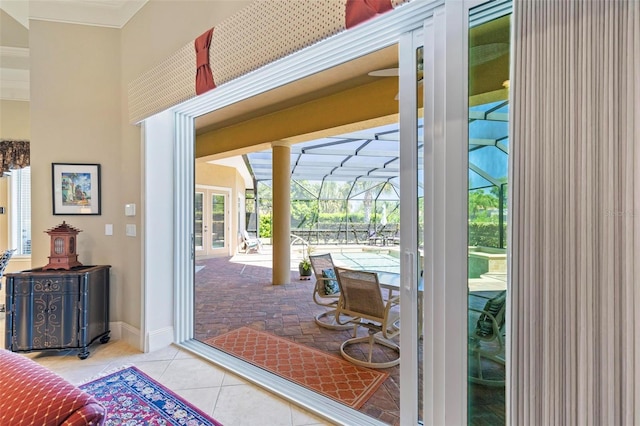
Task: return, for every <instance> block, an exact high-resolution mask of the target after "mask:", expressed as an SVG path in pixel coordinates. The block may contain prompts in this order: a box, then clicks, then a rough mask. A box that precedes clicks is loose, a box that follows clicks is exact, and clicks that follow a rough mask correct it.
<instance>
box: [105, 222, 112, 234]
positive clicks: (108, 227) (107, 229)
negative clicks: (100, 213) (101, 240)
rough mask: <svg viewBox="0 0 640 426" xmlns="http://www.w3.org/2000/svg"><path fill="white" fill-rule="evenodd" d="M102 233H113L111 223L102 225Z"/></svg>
mask: <svg viewBox="0 0 640 426" xmlns="http://www.w3.org/2000/svg"><path fill="white" fill-rule="evenodd" d="M104 235H113V224H111V223H107V224H106V225H104Z"/></svg>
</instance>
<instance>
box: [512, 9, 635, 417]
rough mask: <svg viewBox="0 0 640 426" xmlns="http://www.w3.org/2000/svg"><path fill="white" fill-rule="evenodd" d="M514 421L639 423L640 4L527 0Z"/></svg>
mask: <svg viewBox="0 0 640 426" xmlns="http://www.w3.org/2000/svg"><path fill="white" fill-rule="evenodd" d="M513 31H514V35H513V40H514V48H513V52H514V58H513V68H512V77H511V96H512V100H511V105H512V109H511V123H512V126H511V134H510V140H512V141H514V143H513V144H512V146H511V153H510V154H511V155H510V161H511V164H510V167H509V169H510V174H511V176H510V182H511V183H512V184H511V185H510V190H511V194H510V196H509V202H510V204H511V205H510V208H509V212H510V215H511V216H512V217H511V221H510V226H511V230H510V231H511V235H512V246H511V249H512V252H511V260H510V261H511V266H510V268H509V269H510V283H511V314H510V327H511V328H510V329H511V333H510V335H511V343H510V360H511V365H510V367H509V373H508V374H509V382H510V385H509V389H510V390H509V397H508V398H509V407H510V408H509V413H508V418H509V422H510V424H512V425H539V424H546V425H552V424H562V425H591V424H594V425H601V424H607V425H614V424H615V425H632V424H633V425H638V424H640V2H639V1H637V0H628V1H622V0H613V1H612V0H580V1H557V0H540V1H537V0H536V1H533V0H516V2H515V4H514V28H513Z"/></svg>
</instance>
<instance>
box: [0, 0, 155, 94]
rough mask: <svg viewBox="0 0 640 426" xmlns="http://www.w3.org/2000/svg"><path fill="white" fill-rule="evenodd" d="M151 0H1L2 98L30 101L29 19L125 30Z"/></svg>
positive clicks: (0, 61)
mask: <svg viewBox="0 0 640 426" xmlns="http://www.w3.org/2000/svg"><path fill="white" fill-rule="evenodd" d="M147 1H148V0H0V9H1V10H2V12H4V13H2V14H1V16H2V20H1V22H0V24H1V25H2V27H3V32H2V36H3V37H2V39H1V40H0V99H3V100H15V101H29V98H30V92H29V48H28V45H29V40H28V29H29V21H30V20H41V21H54V22H64V23H71V24H82V25H92V26H102V27H110V28H122V27H123V26H124V25H125V24H126V23H127V22H128V21H129V20H130V19H131V18H132V17H133V16H134V15H135V14H136V13H137V12H138V11H139V10H140V8H142V6H144V5H145V3H146V2H147Z"/></svg>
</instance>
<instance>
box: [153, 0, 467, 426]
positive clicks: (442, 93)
mask: <svg viewBox="0 0 640 426" xmlns="http://www.w3.org/2000/svg"><path fill="white" fill-rule="evenodd" d="M474 3H475V2H474ZM443 4H444V5H443ZM469 4H470V3H466V2H464V3H463V2H459V1H448V2H446V3H444V0H436V1H433V2H429V1H414V2H411V3H408V4H406V5H403V6H401V7H398V8H397V9H395V10H393V11H391V12H389V13H387V14H385V15H382V16H380V17H378V18H377V19H375V20H373V21H369V22H366V23H364V24H362V25H360V26H358V27H356V28H353V29H350V30H349V31H345V32H343V33H341V34H338V35H336V36H333V37H331V38H329V39H327V40H323V41H321V42H319V43H317V44H316V45H314V46H312V47H309V48H307V49H304V50H302V51H299V52H296V53H293V54H291V55H289V56H287V57H286V58H283V59H281V60H279V61H276V62H274V63H272V64H269V65H266V66H264V67H262V68H260V69H258V70H256V71H254V72H252V73H250V74H248V75H244V76H241V77H238V78H237V79H235V80H233V81H230V82H228V83H225V84H224V85H221V86H220V87H218V88H216V89H215V90H214V91H211V92H209V93H206V94H204V95H201V96H198V97H197V98H194V99H192V100H189V101H187V102H184V103H182V104H180V105H178V106H176V107H174V108H172V109H170V110H168V111H166V112H164V113H160V114H158V115H156V116H154V117H151V118H150V119H147V120H145V126H146V128H147V130H148V131H147V132H146V133H148V134H152V133H155V132H152V131H151V130H152V129H155V128H156V127H159V128H161V127H166V128H173V129H175V131H174V132H173V134H172V135H171V138H172V140H173V146H172V148H173V149H172V151H173V152H172V153H171V155H172V156H173V171H174V175H173V176H174V178H173V187H172V192H169V194H167V193H166V192H165V193H164V195H165V196H164V197H161V198H160V197H153V198H151V199H146V200H145V201H146V209H147V211H153V212H158V211H168V212H169V213H167V217H171V218H172V219H173V230H174V233H173V235H172V236H170V237H168V238H167V236H166V235H165V234H164V233H149V232H148V233H145V255H144V259H145V263H147V262H149V261H151V260H153V257H151V256H150V254H151V253H149V252H147V250H148V249H149V250H152V247H155V246H158V245H165V246H170V247H172V249H173V250H172V252H173V259H174V261H173V262H171V263H170V264H161V265H158V264H157V263H156V264H155V273H154V274H153V278H157V279H162V280H163V281H166V282H167V283H169V284H170V285H172V286H173V290H174V291H173V295H169V296H167V294H170V293H166V292H165V293H163V298H162V300H160V299H159V298H154V297H152V299H153V300H150V299H149V298H145V299H144V300H145V307H146V306H154V310H155V311H159V312H163V309H164V308H168V309H166V311H165V312H174V313H175V315H174V316H173V319H174V322H173V329H174V330H175V334H174V341H175V342H176V343H178V344H180V345H182V346H185V347H187V348H190V349H193V350H196V351H198V352H200V353H201V354H203V356H205V357H207V358H209V359H210V360H212V361H213V362H218V363H221V364H224V366H225V367H227V368H230V369H232V370H233V371H235V372H237V373H238V374H240V375H242V376H245V377H248V378H250V380H251V381H253V382H254V383H256V384H259V385H261V386H263V387H265V388H266V389H269V390H270V391H271V392H274V393H276V394H280V395H282V396H285V397H287V398H289V399H292V400H294V402H295V403H297V404H299V405H301V406H303V407H307V408H309V409H311V410H314V409H316V410H319V411H320V412H321V414H322V415H323V416H325V417H326V418H327V419H329V420H332V421H335V422H337V423H345V424H350V425H358V424H366V425H375V424H381V423H380V422H377V421H375V420H373V419H371V418H370V417H368V416H364V415H361V414H360V413H354V411H353V410H350V409H348V408H346V407H344V406H342V404H337V403H331V401H325V400H324V399H322V398H320V397H318V396H317V395H315V394H313V393H307V392H304V390H302V391H301V390H297V391H296V392H297V394H296V395H293V396H292V395H291V387H290V386H291V385H290V383H289V382H287V381H286V380H277V379H276V380H274V378H273V377H272V376H265V375H264V373H263V372H261V371H258V370H260V369H252V368H251V367H250V366H247V365H245V364H246V363H243V362H239V361H238V360H237V359H235V358H233V357H230V356H226V355H225V354H224V353H222V352H220V351H217V350H215V349H213V348H211V347H208V346H206V345H203V344H201V343H200V342H197V341H195V340H194V339H193V315H194V301H193V293H194V289H193V252H192V248H193V241H192V238H193V193H194V192H193V188H194V186H195V185H194V178H193V176H194V161H193V159H194V146H193V145H194V143H193V141H194V137H195V135H194V121H195V117H197V116H199V115H202V114H205V113H209V112H211V111H215V110H218V109H221V108H224V107H225V106H227V105H230V104H232V103H235V102H238V101H241V100H244V99H246V98H249V97H251V96H253V95H256V94H259V93H262V92H265V91H268V90H271V89H273V88H276V87H279V86H281V85H284V84H287V83H289V82H292V81H295V80H298V79H300V78H303V77H305V76H308V75H311V74H314V73H317V72H321V71H323V70H326V69H329V68H331V67H333V66H335V65H338V64H341V63H344V62H347V61H349V60H352V59H355V58H357V57H360V56H362V55H365V54H367V53H370V52H373V51H376V50H379V49H381V48H384V47H387V46H389V45H391V44H395V43H398V42H400V40H401V38H402V37H403V36H402V34H406V33H409V32H411V31H414V30H416V29H419V28H422V27H423V24H424V23H425V21H426V20H427V19H428V18H429V17H430V16H432V15H434V10H436V8H437V10H436V12H435V17H434V24H433V36H432V39H431V41H429V43H433V46H434V49H433V54H434V58H433V65H434V74H433V78H434V81H433V82H432V83H431V85H430V87H431V89H430V90H432V92H431V94H429V95H428V96H429V97H427V96H425V105H426V104H427V102H428V101H427V99H433V105H434V108H433V111H432V119H433V127H432V130H433V133H432V134H431V136H430V137H431V138H432V139H431V145H430V146H429V147H428V148H426V151H427V152H426V153H425V165H427V166H428V165H431V170H432V172H431V173H432V176H430V177H429V178H427V177H426V172H427V169H426V168H425V180H428V181H429V182H432V184H433V186H432V187H431V188H430V191H431V193H430V197H431V199H433V201H434V203H433V210H432V211H430V214H428V215H426V216H428V217H427V219H428V220H427V221H425V241H430V242H432V245H431V246H430V248H429V251H430V253H431V254H432V259H431V260H430V263H429V264H428V265H425V266H428V270H427V267H425V291H424V307H425V318H429V321H425V328H424V334H425V339H424V348H423V349H424V353H425V357H424V358H425V360H424V368H425V378H424V384H425V393H424V413H425V424H464V423H466V410H467V407H466V392H467V390H466V386H467V382H466V333H467V330H466V317H465V316H464V315H460V312H466V268H463V267H461V265H466V255H467V248H466V232H467V231H466V222H465V221H466V210H467V209H466V198H467V194H466V185H467V182H466V155H467V150H466V141H467V138H466V132H467V130H466V126H467V115H468V113H467V110H466V98H465V96H466V82H467V79H466V76H467V71H466V55H465V52H466V38H467V33H468V9H469ZM427 33H428V31H425V34H427ZM425 74H428V73H427V72H426V70H425ZM401 90H403V89H402V87H401ZM404 90H406V89H404ZM425 90H427V84H425ZM414 93H415V92H414ZM425 114H426V112H425ZM413 130H414V131H415V127H414V128H413ZM401 131H402V130H401ZM143 137H144V135H143ZM425 137H426V135H425ZM144 141H145V142H146V144H147V145H149V144H150V143H151V141H150V140H146V139H144ZM146 154H149V151H146ZM428 154H431V155H428ZM151 156H153V154H151ZM441 159H444V161H442V162H440V160H441ZM145 161H146V162H147V163H148V162H149V161H150V159H149V158H147V159H146V160H145ZM461 171H462V172H461ZM145 173H146V174H145V179H146V180H147V181H152V180H153V178H154V177H155V176H156V175H157V174H159V173H160V171H155V170H150V168H147V169H146V171H145ZM162 173H164V174H165V175H166V173H165V171H164V170H163V171H162ZM167 186H169V185H167ZM165 188H166V187H165ZM425 191H427V188H426V187H425ZM167 195H169V196H167ZM445 195H446V196H445ZM403 228H404V227H403ZM427 237H429V239H427ZM405 260H406V259H405ZM414 262H415V260H414ZM411 268H413V267H410V269H411ZM150 278H151V277H149V276H145V285H144V288H143V292H145V290H146V288H152V285H153V286H157V285H158V283H157V281H150ZM406 283H407V281H406V280H405V279H403V289H402V290H401V291H403V292H408V293H407V294H409V293H410V292H412V291H413V290H412V286H411V285H409V286H406ZM147 294H148V293H147ZM151 303H153V304H151ZM412 303H413V302H412ZM167 305H168V306H167ZM145 310H146V309H145ZM145 318H146V321H145V322H143V330H142V333H143V335H144V336H147V337H148V336H152V335H153V334H154V333H155V332H157V331H158V329H159V328H161V327H163V320H161V319H159V318H157V317H155V316H148V317H145ZM431 320H432V321H431ZM410 329H411V330H414V332H413V333H411V334H414V333H417V331H416V329H417V326H416V324H413V325H412V326H411V327H410ZM149 347H153V345H148V346H147V348H149ZM429 351H432V352H429ZM411 368H413V367H411ZM409 371H410V370H409ZM404 373H405V374H406V369H405V370H404ZM401 374H403V372H401ZM413 384H415V380H413V379H411V378H407V379H406V381H402V383H401V392H403V393H402V395H412V396H411V398H410V400H417V399H416V398H415V393H416V392H417V387H413ZM411 404H413V402H412V403H411ZM406 407H408V408H406ZM415 408H417V407H415ZM415 408H414V407H411V406H408V405H406V404H403V406H402V407H401V411H402V412H401V416H402V417H401V424H402V425H415V424H416V421H415V415H414V414H405V412H408V411H411V412H414V411H415Z"/></svg>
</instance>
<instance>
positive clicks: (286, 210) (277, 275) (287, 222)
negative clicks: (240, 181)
mask: <svg viewBox="0 0 640 426" xmlns="http://www.w3.org/2000/svg"><path fill="white" fill-rule="evenodd" d="M271 147H272V150H273V168H272V171H271V173H272V175H271V176H272V184H273V187H272V191H273V212H272V216H271V217H272V221H273V222H272V223H273V225H272V229H271V238H272V242H273V260H272V264H273V284H274V285H277V284H288V283H289V282H290V281H291V252H290V249H289V236H290V234H291V219H290V218H291V147H290V146H289V144H288V143H287V142H282V141H278V142H273V143H272V144H271Z"/></svg>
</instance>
